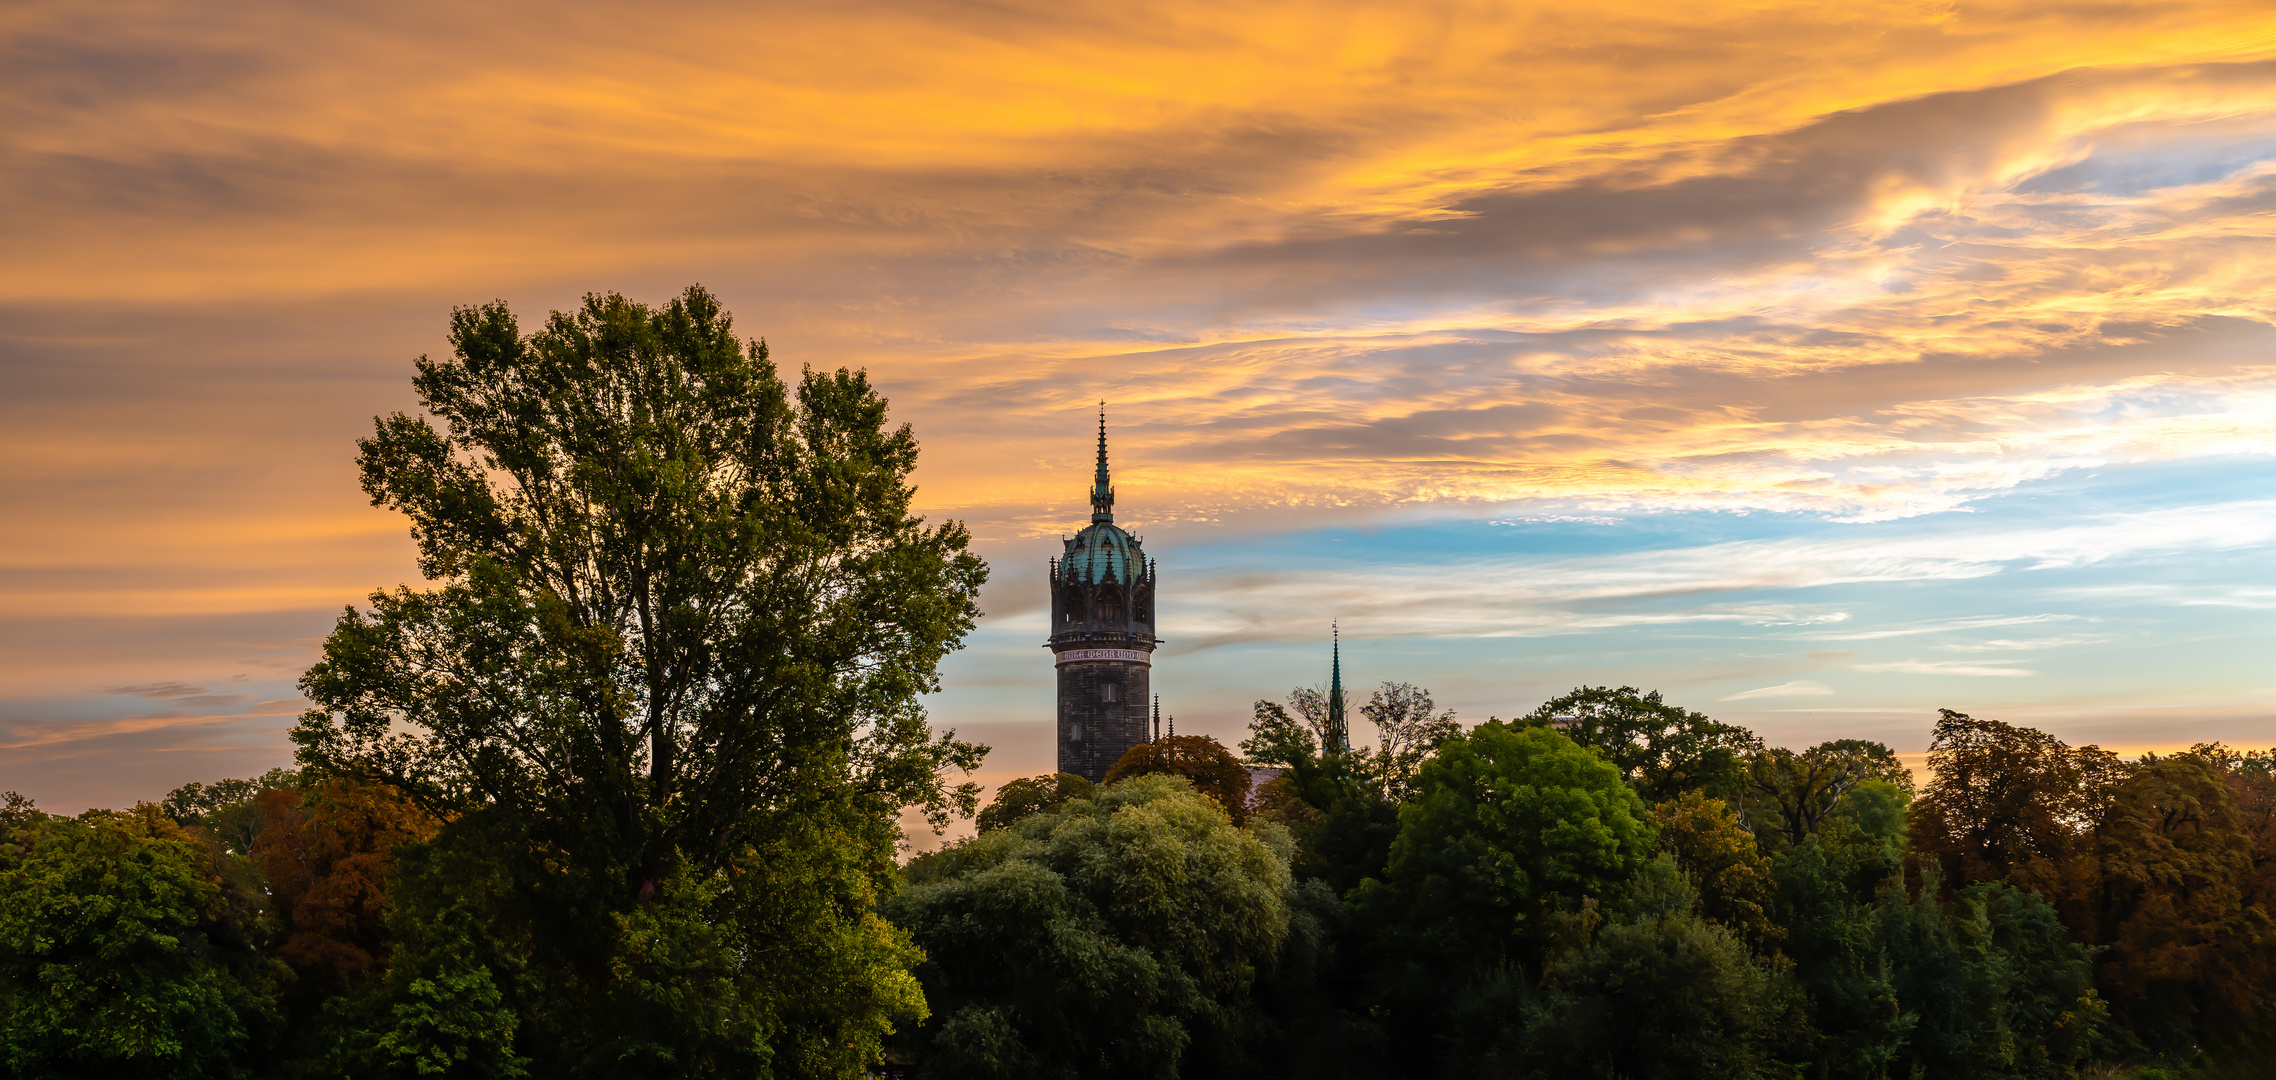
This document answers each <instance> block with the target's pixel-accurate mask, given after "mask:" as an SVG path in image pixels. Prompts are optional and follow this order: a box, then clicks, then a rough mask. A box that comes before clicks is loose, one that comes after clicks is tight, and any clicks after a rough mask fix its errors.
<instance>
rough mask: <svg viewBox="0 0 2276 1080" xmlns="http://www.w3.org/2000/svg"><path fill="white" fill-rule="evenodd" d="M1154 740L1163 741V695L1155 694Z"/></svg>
mask: <svg viewBox="0 0 2276 1080" xmlns="http://www.w3.org/2000/svg"><path fill="white" fill-rule="evenodd" d="M1154 741H1155V742H1161V741H1162V695H1160V694H1155V695H1154Z"/></svg>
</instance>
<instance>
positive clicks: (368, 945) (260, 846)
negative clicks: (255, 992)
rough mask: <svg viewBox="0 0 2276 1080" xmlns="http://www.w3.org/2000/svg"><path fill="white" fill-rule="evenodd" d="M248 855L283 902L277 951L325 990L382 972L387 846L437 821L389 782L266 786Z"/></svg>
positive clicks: (390, 853)
mask: <svg viewBox="0 0 2276 1080" xmlns="http://www.w3.org/2000/svg"><path fill="white" fill-rule="evenodd" d="M256 798H257V799H258V800H259V805H260V809H261V814H262V817H263V823H262V827H261V831H260V835H259V837H258V839H256V840H255V841H254V842H253V860H254V862H255V863H257V864H258V865H259V866H260V868H261V875H262V876H263V877H265V878H267V879H268V882H269V888H270V890H271V892H272V893H273V894H274V895H275V897H276V899H277V903H278V906H279V907H281V908H282V909H283V912H284V916H285V924H286V926H287V928H288V929H287V934H286V937H285V941H284V944H283V945H282V946H280V947H279V948H278V949H277V956H278V957H279V958H280V959H282V960H284V961H285V962H286V963H288V964H291V965H292V966H293V969H294V970H295V971H298V972H299V973H300V977H301V979H302V980H303V981H304V982H307V983H310V984H313V987H315V988H321V989H323V990H326V991H338V990H344V989H348V988H350V987H353V986H357V985H360V984H362V983H363V982H364V981H366V980H368V979H369V978H372V977H374V976H377V975H379V974H381V973H383V972H384V971H385V966H386V957H387V936H386V916H387V879H388V874H389V873H390V872H391V871H392V870H393V867H394V852H395V850H396V849H397V848H400V847H402V846H403V845H405V844H410V843H416V842H418V841H422V840H426V839H429V838H431V837H433V836H434V835H435V832H436V831H437V830H438V829H439V828H441V822H439V821H437V820H435V819H434V818H433V817H431V816H429V815H428V814H427V813H426V812H425V811H424V810H421V809H420V808H419V807H418V806H417V805H415V804H413V803H412V802H411V801H410V800H408V799H405V798H404V797H403V795H402V793H401V792H399V791H397V790H396V789H395V788H393V787H390V786H388V785H386V784H381V783H374V782H365V781H354V780H344V779H334V780H328V781H325V782H324V783H322V784H319V785H315V786H313V787H312V788H311V789H310V790H309V791H308V792H307V793H306V794H303V793H301V792H298V791H284V790H280V789H276V788H270V789H268V790H265V791H262V792H261V793H260V794H259V795H258V796H256Z"/></svg>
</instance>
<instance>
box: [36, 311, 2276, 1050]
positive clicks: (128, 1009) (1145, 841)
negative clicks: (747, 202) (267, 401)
mask: <svg viewBox="0 0 2276 1080" xmlns="http://www.w3.org/2000/svg"><path fill="white" fill-rule="evenodd" d="M451 339H452V342H453V345H454V354H453V356H452V357H451V358H449V359H447V360H442V361H429V360H427V359H424V358H422V359H421V360H420V362H419V366H418V375H417V377H416V379H415V386H416V387H417V389H418V391H419V394H420V397H421V399H422V401H423V403H424V405H425V409H426V415H425V416H424V417H417V418H414V417H406V416H403V415H396V416H393V417H389V418H386V419H382V420H380V421H379V422H378V424H377V430H376V431H375V432H374V434H373V435H372V437H370V438H368V439H366V440H363V442H362V443H361V459H360V460H361V465H362V468H363V483H364V488H365V490H366V491H367V492H368V493H369V494H370V495H371V497H372V499H373V501H374V502H375V503H377V504H379V505H383V506H387V507H390V508H393V509H395V510H398V511H400V512H402V513H404V514H405V515H407V516H408V517H409V518H410V520H411V523H412V531H413V536H414V539H415V540H416V542H417V544H418V551H419V556H420V564H421V569H422V571H423V572H424V573H425V575H426V577H427V578H428V582H427V587H425V588H423V589H409V588H404V589H398V590H396V591H394V592H383V593H377V594H374V595H373V596H372V597H371V599H370V602H369V604H368V605H366V606H364V607H361V608H353V609H350V610H348V611H347V612H345V613H344V614H343V615H342V616H341V618H340V620H339V622H338V623H337V625H336V626H335V628H334V630H333V632H332V633H331V635H330V637H329V638H328V639H327V640H326V642H325V646H324V653H323V657H322V660H321V661H320V662H319V663H318V664H316V665H315V666H314V667H312V668H311V669H310V670H309V671H308V673H307V674H306V676H305V677H304V678H303V680H302V682H301V688H302V690H303V692H304V693H305V694H306V695H307V696H308V698H309V699H310V700H311V701H312V702H313V703H314V707H313V708H312V709H311V710H310V711H309V712H308V713H306V714H305V715H304V716H303V717H302V718H301V720H300V722H299V724H298V726H297V727H296V728H295V730H294V732H293V735H292V738H293V741H294V742H295V744H296V746H297V761H296V768H295V769H293V770H289V771H278V772H274V773H271V774H269V775H267V776H263V777H259V778H254V779H247V780H227V781H221V782H218V783H213V784H192V785H188V786H186V787H184V788H181V789H179V790H177V791H175V792H174V793H173V794H171V795H170V796H168V797H166V798H165V799H164V800H163V801H161V802H160V803H156V804H145V805H139V806H136V807H135V808H133V809H131V810H124V811H116V810H94V811H89V812H87V813H84V814H80V815H77V816H70V817H65V816H54V815H49V814H45V813H42V812H41V811H40V810H39V809H38V808H36V807H34V806H32V805H30V804H29V803H27V802H26V801H24V800H23V799H21V798H18V797H15V796H13V795H10V796H7V797H6V798H5V799H4V800H0V1077H7V1078H11V1080H14V1078H21V1080H33V1078H46V1077H79V1076H116V1077H205V1076H213V1077H277V1078H294V1077H347V1078H366V1077H369V1078H393V1077H499V1078H508V1077H525V1076H543V1077H610V1078H615V1077H691V1076H764V1077H781V1078H786V1080H787V1078H796V1077H808V1076H813V1077H822V1076H838V1077H844V1076H858V1075H861V1074H863V1073H865V1072H869V1071H872V1070H874V1069H877V1068H879V1067H880V1066H883V1067H886V1068H888V1069H895V1070H901V1071H903V1072H905V1073H914V1074H918V1075H923V1076H930V1077H959V1078H961V1077H1034V1078H1061V1077H1067V1078H1072V1077H1077V1076H1084V1077H1090V1076H1097V1077H1133V1078H1136V1077H1147V1078H1158V1077H1171V1076H1180V1075H1183V1076H1194V1077H1201V1076H1262V1077H1269V1076H1289V1077H1342V1076H1354V1077H1357V1076H1416V1077H1423V1076H1510V1077H1519V1076H1525V1077H1531V1076H1543V1077H1547V1076H1556V1077H1564V1076H1574V1077H1591V1076H1595V1077H1614V1076H1624V1077H1668V1078H1674V1077H1686V1078H1691V1077H1698V1078H1714V1077H1757V1076H1759V1077H1803V1076H1806V1077H1812V1078H1846V1077H1859V1078H1868V1077H1870V1078H1883V1077H1914V1076H1921V1077H1962V1078H1965V1077H1979V1076H2062V1075H2070V1074H2075V1073H2078V1072H2080V1071H2081V1070H2082V1069H2085V1068H2087V1067H2089V1066H2090V1065H2096V1064H2099V1063H2110V1062H2129V1061H2130V1062H2153V1061H2160V1060H2166V1059H2170V1060H2171V1061H2176V1062H2179V1061H2189V1060H2198V1059H2201V1058H2202V1057H2203V1052H2204V1051H2205V1050H2206V1049H2207V1048H2213V1049H2216V1050H2220V1051H2223V1052H2236V1053H2243V1052H2249V1051H2252V1050H2254V1049H2257V1048H2256V1047H2255V1046H2253V1045H2252V1041H2253V1033H2254V1032H2255V1031H2257V1030H2259V1029H2260V1028H2261V1027H2263V1026H2265V1025H2266V1022H2267V1020H2268V1010H2269V1008H2270V1007H2271V1005H2276V951H2272V950H2276V924H2272V922H2271V919H2270V916H2269V909H2270V904H2271V900H2270V895H2269V893H2270V890H2271V888H2276V880H2272V877H2271V876H2272V875H2276V868H2272V856H2276V819H2272V814H2276V762H2272V760H2271V758H2270V756H2269V755H2268V754H2265V753H2257V752H2256V753H2236V752H2232V751H2229V750H2227V749H2225V748H2222V747H2219V746H2201V747H2198V748H2196V749H2194V750H2192V751H2190V752H2188V753H2185V754H2179V755H2173V756H2169V757H2157V756H2152V757H2148V758H2144V759H2142V760H2138V761H2121V760H2119V759H2117V758H2116V757H2114V756H2112V755H2110V754H2107V753H2104V752H2102V751H2099V750H2097V749H2095V748H2093V747H2070V746H2066V745H2064V744H2062V743H2061V742H2059V741H2057V740H2054V739H2052V738H2049V737H2047V736H2045V735H2043V734H2040V733H2037V732H2032V731H2029V730H2026V729H2021V728H2014V727H2009V726H2007V725H2003V724H1998V723H1993V722H1989V721H1978V720H1974V719H1971V718H1969V717H1966V716H1963V715H1960V714H1956V713H1947V714H1945V716H1944V718H1943V720H1942V721H1941V722H1940V723H1939V724H1938V726H1937V729H1936V732H1935V742H1934V748H1933V753H1932V754H1931V756H1930V759H1929V763H1928V765H1929V770H1930V774H1931V776H1932V779H1931V781H1930V783H1929V784H1928V785H1927V786H1926V788H1925V789H1924V790H1922V791H1920V792H1919V793H1917V797H1916V793H1915V792H1914V791H1913V788H1912V779H1911V776H1910V774H1909V773H1908V772H1907V770H1906V769H1905V768H1903V767H1902V766H1901V765H1900V764H1899V762H1898V761H1897V759H1896V757H1895V755H1893V754H1891V753H1890V752H1889V750H1888V749H1887V748H1886V747H1884V746H1880V745H1878V744H1874V743H1867V742H1857V741H1836V742H1829V743H1824V744H1821V745H1819V746H1815V747H1812V748H1809V749H1807V750H1801V751H1790V750H1785V749H1778V748H1770V747H1765V746H1764V745H1762V743H1761V742H1760V740H1758V739H1756V738H1755V737H1754V736H1753V735H1751V734H1750V733H1748V732H1746V731H1744V730H1742V729H1739V728H1737V727H1733V726H1730V725H1727V724H1722V723H1718V722H1716V721H1714V720H1712V719H1710V718H1708V717H1705V716H1702V715H1700V714H1698V713H1695V712H1690V711H1687V710H1684V709H1680V708H1676V707H1674V706H1671V705H1668V704H1667V703H1665V702H1663V701H1662V700H1661V699H1660V698H1659V696H1658V695H1657V694H1645V693H1641V692H1638V691H1635V690H1633V689H1627V688H1622V689H1606V688H1584V689H1582V690H1578V691H1576V692H1574V693H1573V694H1570V695H1566V696H1565V697H1562V698H1559V699H1557V700H1555V701H1551V702H1549V703H1547V704H1545V705H1543V706H1542V707H1541V708H1540V709H1538V710H1535V711H1534V712H1532V713H1530V714H1528V715H1525V716H1523V717H1520V718H1518V719H1515V720H1511V721H1506V722H1505V721H1500V720H1490V721H1488V722H1486V723H1484V724H1482V725H1479V726H1477V727H1475V728H1472V729H1469V730H1464V729H1463V728H1462V726H1461V725H1459V724H1457V723H1455V721H1454V719H1453V717H1452V716H1451V715H1450V714H1447V713H1445V712H1443V711H1440V710H1438V709H1437V708H1436V707H1435V706H1434V705H1433V703H1432V702H1431V700H1430V696H1429V694H1427V693H1425V692H1423V691H1421V690H1419V689H1418V688H1415V687H1412V686H1407V685H1404V684H1386V685H1385V686H1384V687H1383V688H1382V689H1381V690H1379V691H1378V692H1377V693H1376V694H1375V695H1374V696H1373V697H1372V698H1371V699H1370V700H1369V702H1368V703H1367V704H1366V706H1365V707H1364V708H1363V709H1362V713H1363V715H1365V716H1366V717H1367V718H1368V719H1369V720H1370V721H1371V722H1372V723H1373V726H1374V728H1375V731H1376V733H1377V741H1376V743H1375V744H1374V745H1372V746H1362V747H1357V748H1347V747H1345V746H1344V740H1343V739H1341V738H1340V737H1338V738H1330V735H1331V734H1340V732H1334V731H1332V729H1331V727H1330V718H1329V717H1328V715H1327V710H1326V703H1325V701H1324V700H1323V699H1322V698H1321V697H1320V696H1319V695H1317V694H1315V693H1310V692H1298V693H1297V694H1295V695H1294V696H1292V697H1291V698H1290V700H1289V701H1288V702H1287V703H1286V704H1285V705H1282V704H1278V703H1270V702H1260V703H1258V705H1257V707H1256V712H1255V719H1254V722H1253V724H1252V726H1251V731H1250V737H1249V738H1248V739H1247V740H1246V741H1244V742H1243V743H1242V744H1241V745H1240V748H1239V749H1240V755H1239V756H1236V755H1235V754H1234V753H1233V751H1232V750H1231V749H1229V748H1227V747H1224V746H1221V745H1219V744H1217V743H1216V742H1215V741H1214V740H1210V739H1207V738H1203V737H1197V736H1186V737H1182V738H1172V739H1166V740H1162V741H1160V742H1157V743H1149V744H1146V745H1145V746H1142V747H1139V748H1137V749H1136V750H1134V751H1133V752H1132V753H1131V754H1130V755H1129V756H1128V757H1126V758H1125V759H1124V760H1123V761H1122V762H1121V763H1119V764H1118V765H1117V766H1116V767H1115V769H1114V770H1113V771H1112V772H1111V773H1110V774H1109V775H1108V776H1107V778H1106V782H1104V783H1103V784H1100V785H1095V786H1094V785H1092V784H1089V783H1088V782H1086V781H1084V780H1082V779H1080V778H1077V777H1071V776H1064V775H1061V776H1046V777H1036V778H1031V779H1028V780H1023V781H1016V782H1013V783H1011V784H1007V785H1005V786H1004V787H1003V788H1001V789H1000V790H999V791H998V793H997V795H996V798H995V800H994V801H993V802H992V803H991V804H990V805H989V806H988V807H987V808H986V809H985V810H980V809H979V807H978V798H977V796H978V789H977V788H976V787H975V786H974V785H972V784H970V783H964V782H957V781H956V780H954V779H952V777H954V776H956V775H958V774H960V773H968V772H969V770H970V769H971V768H972V767H974V766H975V765H976V764H977V763H978V762H979V761H980V759H981V755H982V754H984V753H985V748H984V747H980V746H977V745H974V744H971V743H968V742H963V741H959V740H957V739H956V738H955V737H954V735H953V733H949V734H947V735H936V734H935V733H933V732H932V731H931V730H930V729H929V728H928V727H927V725H926V724H925V722H924V715H923V712H922V710H921V708H920V707H919V705H918V698H919V695H921V694H923V693H925V692H927V691H929V690H931V689H933V688H934V687H935V686H936V685H937V680H936V676H935V669H936V666H937V664H938V662H939V660H940V659H941V657H942V656H943V655H944V654H945V653H946V652H947V651H948V650H950V649H953V648H955V647H957V645H958V643H959V642H960V641H961V640H962V638H963V636H964V635H965V634H966V633H967V632H968V631H969V629H970V628H971V626H972V622H973V620H974V618H975V617H976V615H977V609H976V607H975V601H976V597H977V593H978V588H979V586H980V583H981V581H982V580H983V578H984V576H985V567H984V566H983V565H982V564H981V562H980V561H979V560H978V559H977V558H976V557H974V556H973V555H972V554H971V553H970V552H969V551H967V550H966V548H967V537H966V535H965V533H964V531H963V530H962V528H961V527H960V526H957V525H956V524H954V523H947V524H942V525H934V526H928V525H926V524H925V523H924V522H923V521H921V520H920V519H918V518H916V517H915V516H914V515H912V514H911V513H910V512H909V508H910V502H911V488H910V486H909V482H908V481H909V476H910V473H911V471H912V469H913V468H914V465H915V461H916V445H915V442H914V440H913V439H912V438H911V437H910V434H909V432H908V430H907V429H906V428H893V427H891V426H889V425H888V424H887V423H886V410H885V402H884V401H883V400H882V399H881V398H880V397H879V396H878V395H877V394H876V393H875V392H874V391H873V390H872V389H871V388H870V387H869V386H868V384H867V382H866V381H865V380H864V378H863V377H862V376H860V375H858V374H853V373H848V372H845V371H839V372H835V373H815V372H811V371H809V372H806V373H805V374H804V375H803V376H801V377H800V378H798V379H797V380H795V381H791V380H785V379H783V378H781V377H779V376H778V374H777V372H776V370H775V368H774V366H773V364H772V362H771V361H770V360H769V358H768V355H767V352H766V349H765V346H764V344H763V343H761V342H741V341H738V340H737V339H736V338H735V337H734V335H733V333H732V332H731V327H730V323H729V320H728V319H727V317H726V314H725V312H723V311H722V310H721V309H720V308H719V305H718V304H717V302H716V301H715V300H714V299H713V298H712V297H710V296H709V295H708V294H706V293H704V292H703V291H702V290H701V289H690V290H688V291H687V292H686V293H685V294H683V295H682V296H680V297H679V298H677V299H675V300H673V301H672V302H670V303H667V304H664V305H662V306H659V307H654V308H650V307H647V306H644V305H641V304H637V303H633V302H631V301H628V300H625V299H624V298H622V297H617V296H596V297H591V298H588V300H587V301H586V303H585V304H584V305H583V306H582V307H581V308H580V309H578V310H577V311H574V312H571V313H566V314H561V313H557V314H555V315H553V316H552V317H551V318H550V319H549V320H548V321H547V323H546V324H545V325H544V326H543V327H542V328H540V329H538V330H537V331H535V332H532V333H529V334H526V335H525V334H524V333H522V331H521V329H520V328H519V326H518V325H517V324H516V323H515V320H514V319H513V317H512V315H511V314H510V313H509V312H508V311H507V310H506V309H505V308H504V307H503V306H502V305H496V304H493V305H488V306H483V307H477V308H470V309H465V310H461V311H459V312H456V313H455V314H454V316H453V321H452V327H451ZM1253 766H1269V767H1271V768H1272V769H1274V770H1276V771H1277V777H1276V778H1275V779H1272V780H1271V781H1270V782H1269V783H1266V784H1264V785H1262V787H1261V788H1259V789H1256V790H1251V773H1250V768H1251V767H1253ZM910 807H915V808H918V809H920V810H921V811H922V813H923V814H924V815H925V816H926V817H927V818H928V819H929V820H931V821H933V822H934V823H935V824H936V826H937V825H939V824H945V823H946V822H947V821H948V820H950V819H951V818H953V817H958V816H966V815H971V814H973V813H974V812H975V811H976V810H977V811H978V824H979V827H980V830H979V833H978V835H976V836H975V837H973V838H971V839H970V840H968V841H965V842H962V843H958V844H954V845H951V846H949V847H948V848H946V849H944V850H942V851H939V852H936V853H933V854H929V855H925V856H922V857H919V858H916V859H914V860H912V861H911V862H910V863H909V864H908V865H907V866H906V867H902V866H899V865H898V864H897V861H896V856H897V853H898V848H897V845H898V844H899V843H900V833H899V831H898V829H899V825H898V821H899V818H900V815H901V814H902V813H903V812H904V811H905V810H906V809H907V808H910Z"/></svg>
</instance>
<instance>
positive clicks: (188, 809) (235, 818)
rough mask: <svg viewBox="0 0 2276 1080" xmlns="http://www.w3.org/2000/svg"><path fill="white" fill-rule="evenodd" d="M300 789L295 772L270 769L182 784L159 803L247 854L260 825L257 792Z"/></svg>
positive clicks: (178, 818) (183, 821) (181, 819)
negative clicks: (257, 773)
mask: <svg viewBox="0 0 2276 1080" xmlns="http://www.w3.org/2000/svg"><path fill="white" fill-rule="evenodd" d="M299 789H300V773H299V772H298V771H296V770H293V769H270V770H269V771H268V772H266V773H263V774H261V775H260V776H256V777H253V778H250V779H245V780H216V781H214V782H213V783H210V784H200V783H188V784H184V785H182V786H181V787H178V788H175V789H174V790H172V791H170V792H167V793H166V798H165V799H163V800H161V801H160V802H159V804H158V805H159V807H160V808H161V809H163V810H164V811H165V812H166V816H167V817H170V818H173V819H174V820H175V821H176V822H177V823H179V824H183V825H195V826H198V827H200V828H203V829H205V830H206V831H208V832H211V833H213V834H214V836H216V837H218V838H219V839H220V840H221V842H222V844H223V845H224V846H226V847H227V848H228V849H229V850H230V851H232V852H235V853H236V854H239V855H249V854H251V853H252V851H253V842H254V840H256V839H257V838H258V837H259V836H260V833H261V826H262V824H263V818H262V814H261V809H260V807H259V806H257V805H255V802H256V800H257V798H258V797H259V795H260V794H261V793H262V792H264V791H297V790H299Z"/></svg>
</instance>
